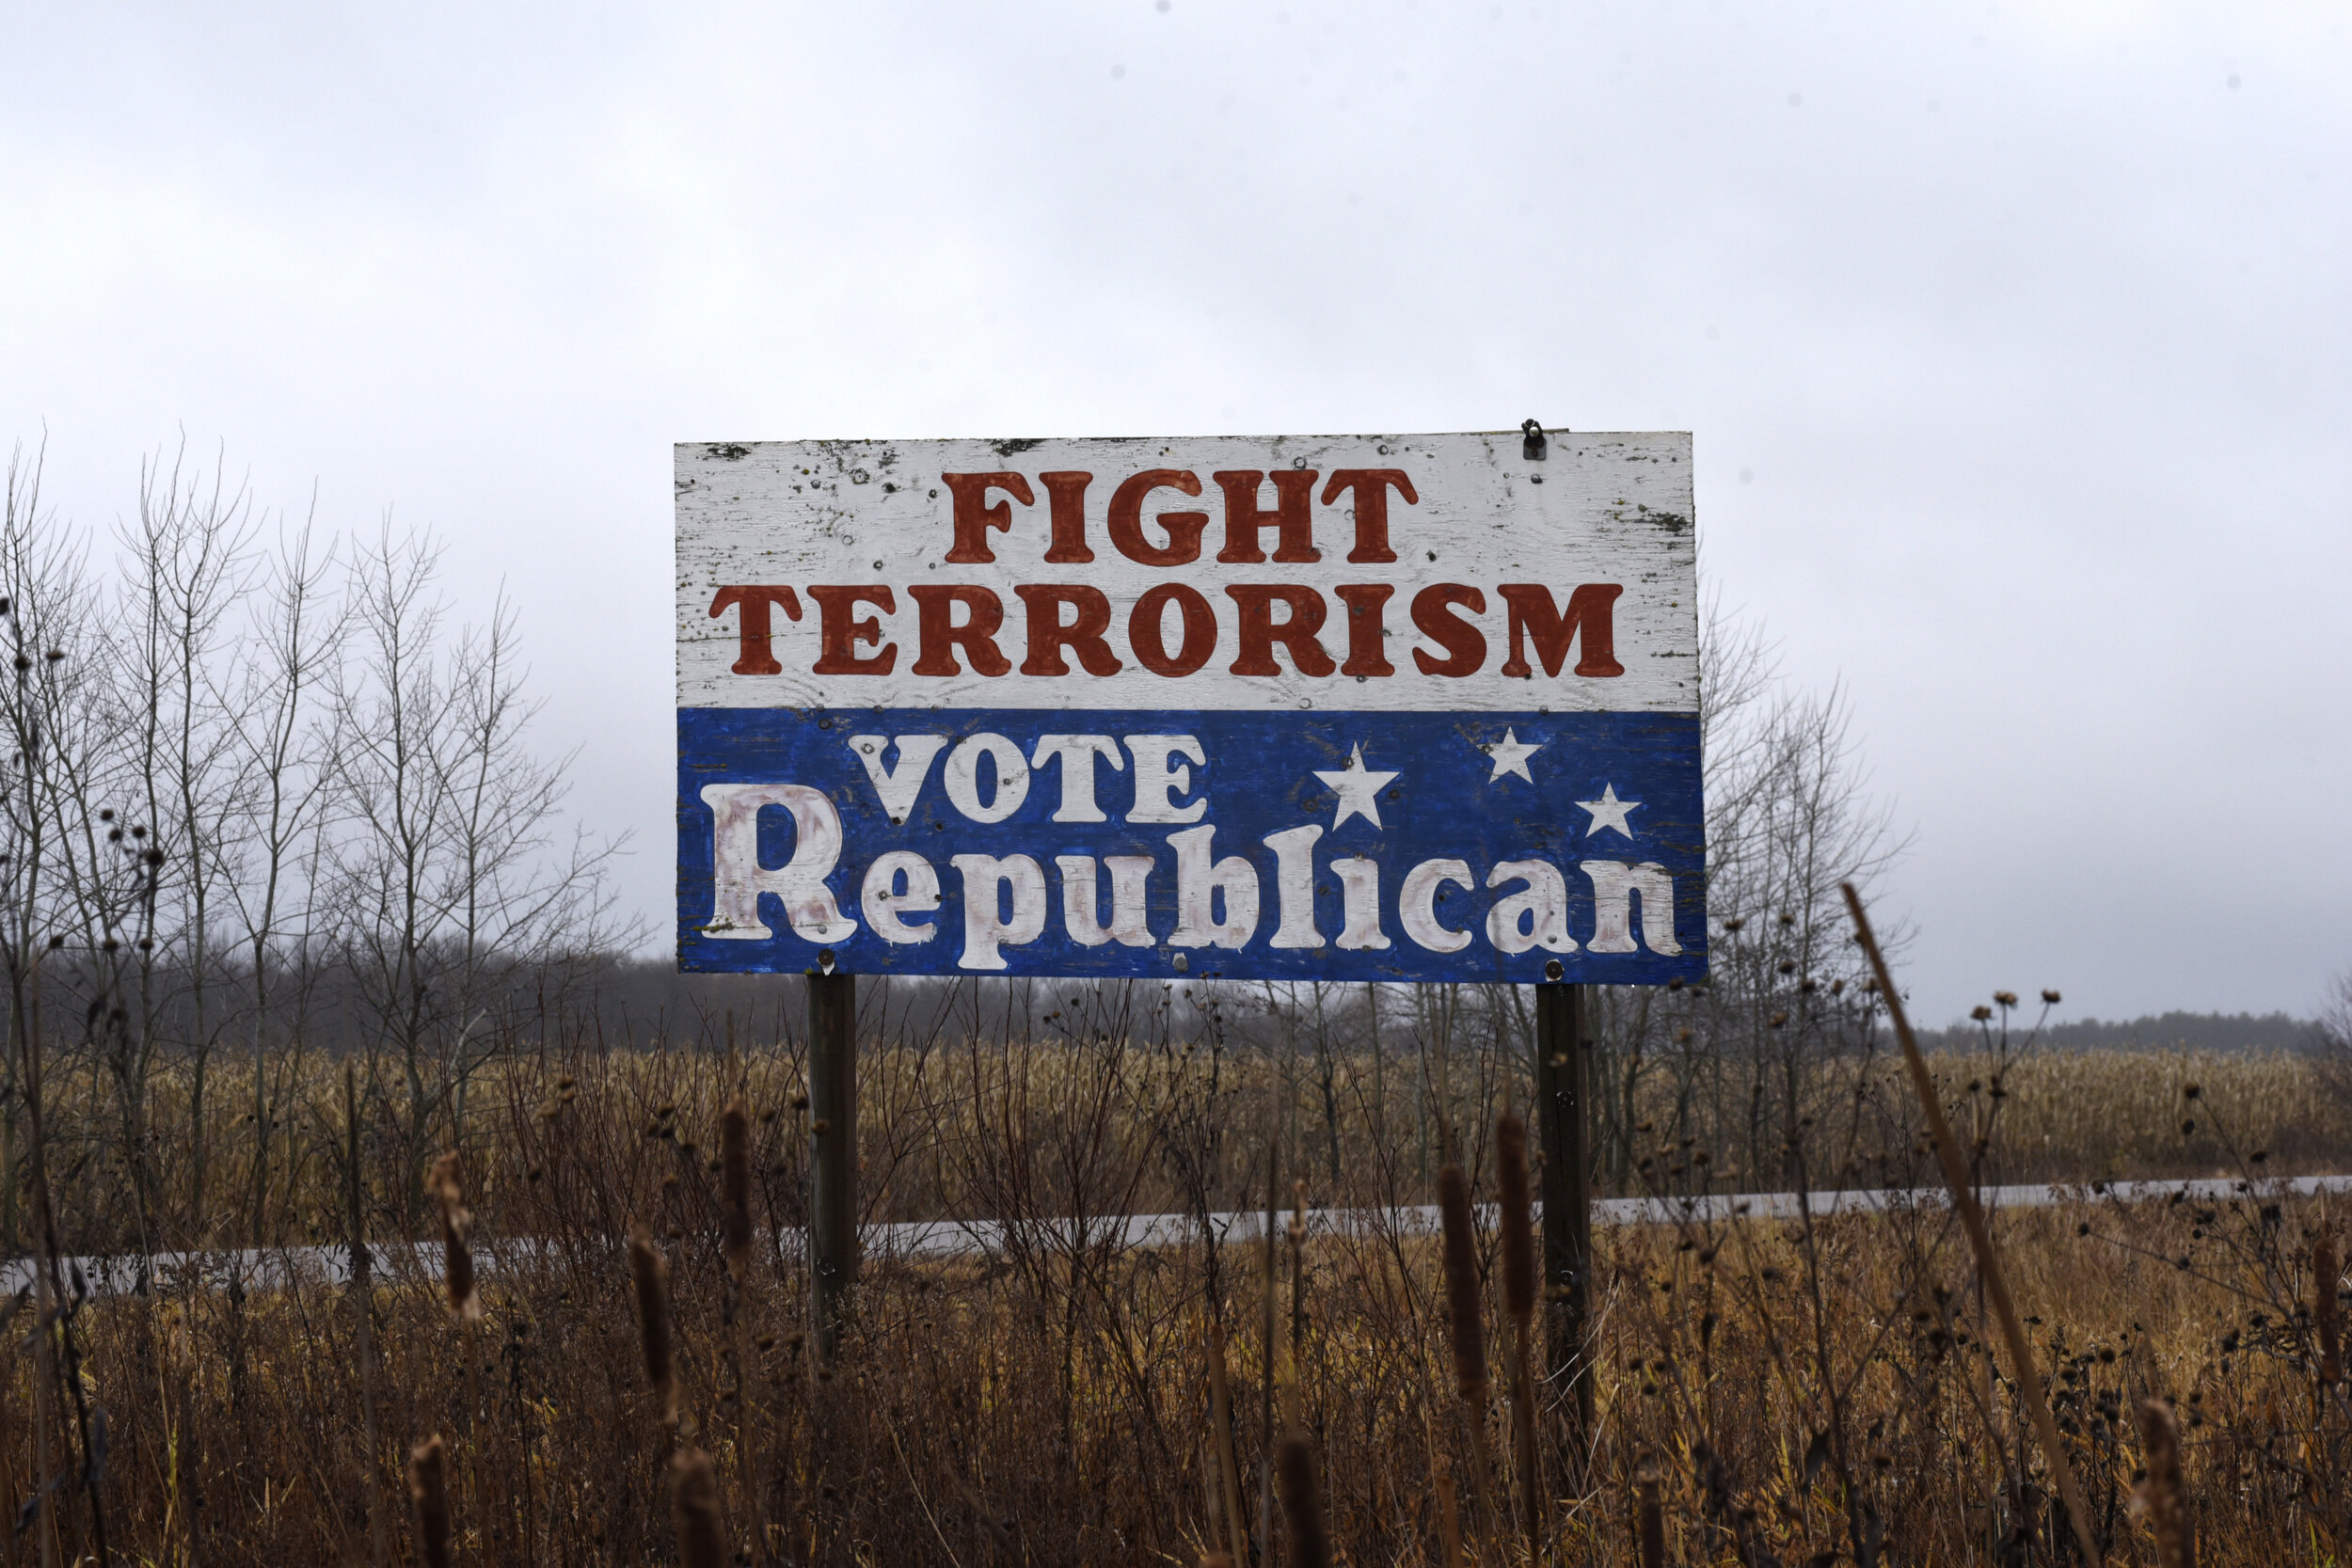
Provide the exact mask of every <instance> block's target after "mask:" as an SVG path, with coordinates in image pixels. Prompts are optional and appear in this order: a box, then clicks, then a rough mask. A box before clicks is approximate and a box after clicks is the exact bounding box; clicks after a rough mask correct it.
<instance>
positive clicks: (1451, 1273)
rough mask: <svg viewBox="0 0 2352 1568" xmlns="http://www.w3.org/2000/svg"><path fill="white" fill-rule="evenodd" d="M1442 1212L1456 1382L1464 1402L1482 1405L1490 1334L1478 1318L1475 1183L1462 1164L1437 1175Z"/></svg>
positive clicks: (1449, 1167)
mask: <svg viewBox="0 0 2352 1568" xmlns="http://www.w3.org/2000/svg"><path fill="white" fill-rule="evenodd" d="M1438 1217H1439V1219H1440V1220H1441V1221H1442V1222H1443V1224H1444V1227H1445V1301H1446V1316H1447V1318H1448V1319H1449V1320H1450V1321H1451V1323H1452V1324H1453V1328H1454V1383H1455V1385H1456V1386H1458V1387H1459V1388H1460V1389H1461V1393H1462V1397H1463V1398H1464V1399H1466V1400H1473V1401H1482V1400H1484V1399H1485V1398H1486V1326H1485V1324H1484V1323H1482V1322H1481V1321H1480V1319H1479V1313H1478V1250H1477V1243H1476V1241H1475V1239H1474V1238H1473V1237H1472V1236H1471V1234H1470V1179H1469V1178H1468V1177H1466V1176H1464V1175H1463V1174H1462V1167H1461V1166H1459V1165H1448V1166H1446V1167H1445V1168H1444V1169H1443V1170H1441V1171H1439V1172H1438Z"/></svg>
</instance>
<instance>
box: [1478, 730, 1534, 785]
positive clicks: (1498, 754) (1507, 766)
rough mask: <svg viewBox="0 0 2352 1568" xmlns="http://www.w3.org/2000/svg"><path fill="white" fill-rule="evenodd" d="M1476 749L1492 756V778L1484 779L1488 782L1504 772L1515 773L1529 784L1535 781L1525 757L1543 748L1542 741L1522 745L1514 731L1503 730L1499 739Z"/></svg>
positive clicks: (1491, 781)
mask: <svg viewBox="0 0 2352 1568" xmlns="http://www.w3.org/2000/svg"><path fill="white" fill-rule="evenodd" d="M1478 749H1479V750H1480V751H1482V752H1486V754H1487V755H1488V756H1490V757H1492V758H1494V763H1495V771H1494V778H1493V779H1488V780H1487V781H1486V782H1487V783H1488V784H1492V783H1493V782H1494V779H1499V778H1501V777H1502V775H1504V774H1505V773H1517V774H1518V776H1519V777H1520V778H1522V779H1525V780H1526V781H1527V782H1528V783H1529V784H1534V782H1535V775H1534V774H1533V773H1530V772H1529V771H1528V770H1527V759H1528V758H1529V757H1532V756H1534V754H1535V753H1536V752H1540V751H1542V750H1543V749H1544V743H1543V742H1542V741H1540V740H1539V741H1537V742H1535V744H1534V745H1533V746H1528V745H1523V744H1522V743H1521V742H1520V740H1519V737H1518V733H1517V732H1516V731H1513V730H1505V731H1503V732H1502V739H1501V740H1498V741H1496V742H1494V743H1493V744H1492V745H1488V746H1481V747H1479V748H1478Z"/></svg>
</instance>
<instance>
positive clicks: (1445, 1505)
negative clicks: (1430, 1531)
mask: <svg viewBox="0 0 2352 1568" xmlns="http://www.w3.org/2000/svg"><path fill="white" fill-rule="evenodd" d="M1438 1528H1440V1529H1441V1530H1442V1531H1443V1532H1444V1534H1445V1568H1462V1511H1461V1510H1460V1509H1458V1508H1456V1507H1455V1506H1454V1478H1453V1477H1452V1476H1439V1477H1438Z"/></svg>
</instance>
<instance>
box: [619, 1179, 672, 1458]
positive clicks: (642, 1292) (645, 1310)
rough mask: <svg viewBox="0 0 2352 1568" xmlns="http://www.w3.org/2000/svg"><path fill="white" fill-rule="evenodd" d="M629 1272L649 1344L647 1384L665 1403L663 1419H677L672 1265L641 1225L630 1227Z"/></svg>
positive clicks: (641, 1326)
mask: <svg viewBox="0 0 2352 1568" xmlns="http://www.w3.org/2000/svg"><path fill="white" fill-rule="evenodd" d="M628 1272H629V1274H630V1275H631V1276H632V1277H634V1278H635V1280H636V1282H637V1320H638V1326H639V1329H640V1331H641V1332H642V1333H643V1335H644V1343H645V1380H646V1381H647V1382H648V1383H650V1384H652V1385H653V1391H654V1394H655V1397H657V1398H658V1399H660V1402H661V1418H662V1419H663V1420H665V1421H671V1422H675V1420H676V1419H677V1369H676V1367H675V1365H674V1364H673V1363H672V1361H671V1359H670V1265H669V1263H668V1262H667V1261H665V1260H664V1259H663V1258H662V1256H661V1254H660V1252H659V1251H657V1250H656V1249H655V1247H654V1244H653V1237H652V1236H651V1235H649V1234H648V1233H647V1232H646V1230H645V1227H644V1225H643V1224H642V1223H640V1224H637V1225H633V1226H631V1227H629V1233H628Z"/></svg>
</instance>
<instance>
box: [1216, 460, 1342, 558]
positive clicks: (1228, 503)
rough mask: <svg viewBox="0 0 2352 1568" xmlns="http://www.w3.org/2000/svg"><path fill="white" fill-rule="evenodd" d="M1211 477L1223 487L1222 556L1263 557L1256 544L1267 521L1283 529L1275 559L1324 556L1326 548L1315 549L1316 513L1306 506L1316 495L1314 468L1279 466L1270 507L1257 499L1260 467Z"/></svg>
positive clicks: (1276, 537) (1277, 542)
mask: <svg viewBox="0 0 2352 1568" xmlns="http://www.w3.org/2000/svg"><path fill="white" fill-rule="evenodd" d="M1209 477H1210V478H1211V479H1214V480H1216V483H1217V487H1218V488H1219V489H1221V490H1223V491H1224V492H1225V547H1224V548H1223V549H1221V550H1219V551H1217V552H1216V558H1217V559H1218V560H1219V561H1246V562H1260V561H1263V560H1264V559H1265V552H1264V551H1263V550H1262V549H1260V548H1259V547H1258V535H1259V533H1260V532H1261V531H1263V529H1264V528H1265V527H1266V525H1267V524H1269V523H1271V524H1273V525H1274V526H1275V527H1276V528H1278V529H1279V530H1280V532H1279V533H1278V534H1277V535H1276V536H1275V546H1274V559H1275V560H1277V561H1286V562H1295V561H1321V560H1322V559H1323V552H1322V551H1321V550H1319V549H1316V548H1315V520H1314V515H1313V514H1312V513H1311V512H1310V511H1309V510H1308V505H1307V503H1308V502H1309V501H1311V500H1312V499H1314V494H1315V471H1314V470H1313V469H1312V468H1278V469H1276V470H1275V473H1274V510H1273V511H1271V512H1268V511H1266V510H1264V509H1263V507H1261V506H1259V504H1258V485H1259V483H1261V482H1262V481H1263V480H1264V478H1265V475H1264V474H1263V473H1261V472H1259V471H1258V470H1257V469H1255V468H1238V469H1235V470H1234V471H1232V472H1231V473H1220V474H1211V475H1210V476H1209Z"/></svg>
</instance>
